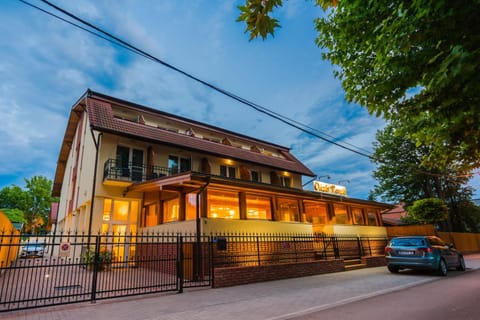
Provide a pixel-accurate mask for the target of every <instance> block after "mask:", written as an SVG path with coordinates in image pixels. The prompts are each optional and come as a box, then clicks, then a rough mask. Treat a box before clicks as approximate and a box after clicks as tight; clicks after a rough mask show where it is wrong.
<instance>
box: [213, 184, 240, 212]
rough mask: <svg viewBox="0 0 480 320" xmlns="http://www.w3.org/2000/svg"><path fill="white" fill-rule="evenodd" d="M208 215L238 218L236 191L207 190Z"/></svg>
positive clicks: (238, 208) (238, 209) (238, 207)
mask: <svg viewBox="0 0 480 320" xmlns="http://www.w3.org/2000/svg"><path fill="white" fill-rule="evenodd" d="M207 203H208V213H207V214H208V217H209V218H221V219H240V206H239V199H238V192H231V191H219V190H208V199H207Z"/></svg>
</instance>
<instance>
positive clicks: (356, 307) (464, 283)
mask: <svg viewBox="0 0 480 320" xmlns="http://www.w3.org/2000/svg"><path fill="white" fill-rule="evenodd" d="M395 276H398V277H402V276H404V275H402V274H399V275H395ZM291 319H295V320H313V319H335V320H356V319H362V320H363V319H368V320H377V319H378V320H385V319H388V320H400V319H401V320H405V319H415V320H423V319H435V320H447V319H448V320H456V319H459V320H460V319H461V320H477V319H480V270H475V271H470V272H465V273H463V272H452V271H451V272H450V273H449V274H448V276H447V277H445V278H441V279H440V280H438V281H433V282H428V283H425V284H422V285H419V286H414V287H409V288H406V289H404V290H401V291H395V292H391V293H387V294H384V295H380V296H376V297H373V298H369V299H366V300H361V301H357V302H353V303H349V304H345V305H342V306H338V307H335V308H331V309H327V310H323V311H319V312H314V313H311V314H308V315H304V316H300V317H294V318H291Z"/></svg>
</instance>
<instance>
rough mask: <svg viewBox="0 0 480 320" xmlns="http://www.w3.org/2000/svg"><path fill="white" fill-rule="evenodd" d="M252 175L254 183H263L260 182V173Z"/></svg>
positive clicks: (255, 172) (254, 172)
mask: <svg viewBox="0 0 480 320" xmlns="http://www.w3.org/2000/svg"><path fill="white" fill-rule="evenodd" d="M251 174H252V181H255V182H261V181H260V174H259V173H258V171H253V170H252V171H251Z"/></svg>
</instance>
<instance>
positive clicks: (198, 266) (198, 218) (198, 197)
mask: <svg viewBox="0 0 480 320" xmlns="http://www.w3.org/2000/svg"><path fill="white" fill-rule="evenodd" d="M207 179H208V180H207V183H205V185H203V186H202V187H201V188H200V190H198V192H197V219H196V228H197V230H196V238H197V239H196V247H197V248H196V249H197V254H196V262H195V279H196V280H198V279H199V278H200V274H199V272H200V261H201V259H200V258H201V254H200V242H201V239H200V195H201V194H202V193H203V192H204V191H205V189H206V188H207V187H208V185H209V184H210V177H208V178H207Z"/></svg>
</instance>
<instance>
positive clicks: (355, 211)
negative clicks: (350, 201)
mask: <svg viewBox="0 0 480 320" xmlns="http://www.w3.org/2000/svg"><path fill="white" fill-rule="evenodd" d="M352 216H353V224H358V225H364V224H365V218H364V217H363V210H362V209H360V208H352Z"/></svg>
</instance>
